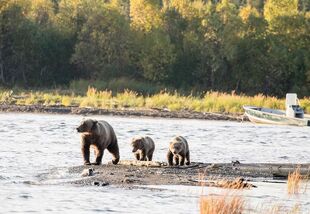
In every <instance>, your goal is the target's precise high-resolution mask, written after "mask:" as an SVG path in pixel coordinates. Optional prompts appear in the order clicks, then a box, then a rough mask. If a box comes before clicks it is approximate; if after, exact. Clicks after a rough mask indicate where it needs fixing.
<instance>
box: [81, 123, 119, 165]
mask: <svg viewBox="0 0 310 214" xmlns="http://www.w3.org/2000/svg"><path fill="white" fill-rule="evenodd" d="M77 131H78V132H79V133H81V150H82V155H83V159H84V165H90V161H89V150H90V146H92V147H94V149H95V156H96V160H95V162H94V163H93V164H94V165H99V164H101V161H102V157H103V152H104V150H105V149H107V150H108V151H109V152H110V153H111V154H112V156H113V159H112V163H113V164H117V163H118V161H119V158H120V156H119V148H118V144H117V138H116V135H115V132H114V130H113V128H112V126H111V125H110V124H109V123H107V122H106V121H101V122H98V121H97V120H93V119H86V120H83V121H82V122H81V124H80V125H79V127H77Z"/></svg>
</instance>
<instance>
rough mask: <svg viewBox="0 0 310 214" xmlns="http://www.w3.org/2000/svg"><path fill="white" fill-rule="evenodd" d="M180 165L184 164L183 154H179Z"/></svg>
mask: <svg viewBox="0 0 310 214" xmlns="http://www.w3.org/2000/svg"><path fill="white" fill-rule="evenodd" d="M179 160H180V166H184V161H185V157H184V155H183V154H181V155H179Z"/></svg>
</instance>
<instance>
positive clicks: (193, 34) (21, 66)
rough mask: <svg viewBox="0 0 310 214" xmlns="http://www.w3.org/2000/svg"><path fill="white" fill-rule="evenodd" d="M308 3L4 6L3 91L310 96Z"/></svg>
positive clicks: (186, 0)
mask: <svg viewBox="0 0 310 214" xmlns="http://www.w3.org/2000/svg"><path fill="white" fill-rule="evenodd" d="M309 10H310V2H309V1H308V0H266V1H264V0H221V1H216V0H213V1H212V0H91V1H89V0H31V1H27V0H1V2H0V85H2V86H4V87H12V86H16V85H17V86H21V87H47V88H48V87H52V86H61V85H68V84H69V83H70V81H72V80H77V79H86V80H95V79H96V80H111V79H115V78H120V77H122V78H128V79H134V80H137V81H147V82H150V83H154V84H161V85H165V86H170V87H173V88H176V89H181V88H182V89H189V90H199V91H206V90H214V91H223V92H229V91H235V92H237V93H246V94H249V95H252V94H257V93H263V94H268V95H276V96H283V95H285V93H287V92H297V93H299V94H300V95H301V96H309V95H310V12H309Z"/></svg>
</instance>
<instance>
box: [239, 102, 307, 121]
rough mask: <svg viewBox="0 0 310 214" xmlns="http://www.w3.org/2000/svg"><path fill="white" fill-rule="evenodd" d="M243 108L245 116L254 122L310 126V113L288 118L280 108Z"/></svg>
mask: <svg viewBox="0 0 310 214" xmlns="http://www.w3.org/2000/svg"><path fill="white" fill-rule="evenodd" d="M243 108H244V110H245V114H246V116H247V117H248V118H249V120H250V121H251V122H254V123H264V124H275V125H294V126H310V115H305V117H304V118H290V117H286V115H285V112H284V111H281V110H273V109H268V108H260V107H256V106H244V107H243Z"/></svg>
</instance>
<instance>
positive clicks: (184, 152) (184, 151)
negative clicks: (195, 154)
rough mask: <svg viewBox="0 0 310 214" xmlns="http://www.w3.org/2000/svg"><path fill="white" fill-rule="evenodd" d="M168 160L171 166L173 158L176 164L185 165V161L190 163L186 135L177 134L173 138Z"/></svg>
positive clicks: (187, 163)
mask: <svg viewBox="0 0 310 214" xmlns="http://www.w3.org/2000/svg"><path fill="white" fill-rule="evenodd" d="M167 160H168V164H169V166H172V165H173V160H174V164H175V165H181V166H183V165H184V162H185V164H186V165H189V164H190V158H189V148H188V143H187V141H186V139H185V138H184V137H182V136H176V137H174V138H172V139H171V141H170V145H169V150H168V153H167Z"/></svg>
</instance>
